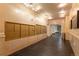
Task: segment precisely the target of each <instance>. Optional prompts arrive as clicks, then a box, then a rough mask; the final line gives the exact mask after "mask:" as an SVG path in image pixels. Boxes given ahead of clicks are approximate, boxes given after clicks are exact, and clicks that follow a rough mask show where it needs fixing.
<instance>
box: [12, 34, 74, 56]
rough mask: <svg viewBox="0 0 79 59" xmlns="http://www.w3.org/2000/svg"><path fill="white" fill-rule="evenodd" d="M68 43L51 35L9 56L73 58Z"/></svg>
mask: <svg viewBox="0 0 79 59" xmlns="http://www.w3.org/2000/svg"><path fill="white" fill-rule="evenodd" d="M73 55H74V53H73V50H72V48H71V46H70V43H69V41H65V42H64V41H62V40H61V39H60V34H59V33H56V35H52V36H51V37H48V38H46V39H44V40H41V41H40V42H38V43H36V44H33V45H31V46H29V47H26V48H24V49H22V50H20V51H17V52H15V53H14V54H12V55H11V56H73Z"/></svg>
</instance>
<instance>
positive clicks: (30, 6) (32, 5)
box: [24, 3, 42, 11]
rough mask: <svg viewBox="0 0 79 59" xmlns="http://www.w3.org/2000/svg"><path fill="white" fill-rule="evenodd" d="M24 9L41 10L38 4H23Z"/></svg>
mask: <svg viewBox="0 0 79 59" xmlns="http://www.w3.org/2000/svg"><path fill="white" fill-rule="evenodd" d="M24 5H25V6H26V7H28V8H31V9H32V10H34V11H39V10H41V9H42V6H40V5H39V4H37V3H36V4H34V3H26V4H24Z"/></svg>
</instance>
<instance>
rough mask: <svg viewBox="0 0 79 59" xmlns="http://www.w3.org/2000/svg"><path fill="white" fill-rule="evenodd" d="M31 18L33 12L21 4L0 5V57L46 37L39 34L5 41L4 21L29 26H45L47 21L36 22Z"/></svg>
mask: <svg viewBox="0 0 79 59" xmlns="http://www.w3.org/2000/svg"><path fill="white" fill-rule="evenodd" d="M29 15H30V16H29ZM33 16H34V12H33V11H32V10H30V9H28V8H25V6H24V5H23V4H0V55H9V54H11V53H13V52H16V51H17V50H20V49H22V48H24V47H27V46H29V45H31V44H34V43H36V42H39V41H40V40H42V39H44V38H46V37H47V34H40V35H36V36H31V37H26V38H21V39H16V40H11V41H5V22H6V21H9V22H16V23H23V24H31V25H35V24H40V25H45V26H46V25H47V21H46V20H45V19H43V20H42V19H39V20H36V19H34V17H33Z"/></svg>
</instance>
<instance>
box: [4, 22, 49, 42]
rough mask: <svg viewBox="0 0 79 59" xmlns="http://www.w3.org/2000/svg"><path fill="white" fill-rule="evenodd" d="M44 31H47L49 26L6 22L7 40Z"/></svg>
mask: <svg viewBox="0 0 79 59" xmlns="http://www.w3.org/2000/svg"><path fill="white" fill-rule="evenodd" d="M44 33H47V28H46V26H43V25H38V24H37V25H29V24H20V23H13V22H5V35H6V38H5V40H6V41H8V40H14V39H18V38H23V37H28V36H34V35H38V34H44Z"/></svg>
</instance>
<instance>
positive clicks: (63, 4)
mask: <svg viewBox="0 0 79 59" xmlns="http://www.w3.org/2000/svg"><path fill="white" fill-rule="evenodd" d="M66 5H67V3H61V4H59V5H58V7H59V8H61V7H64V6H66Z"/></svg>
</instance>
